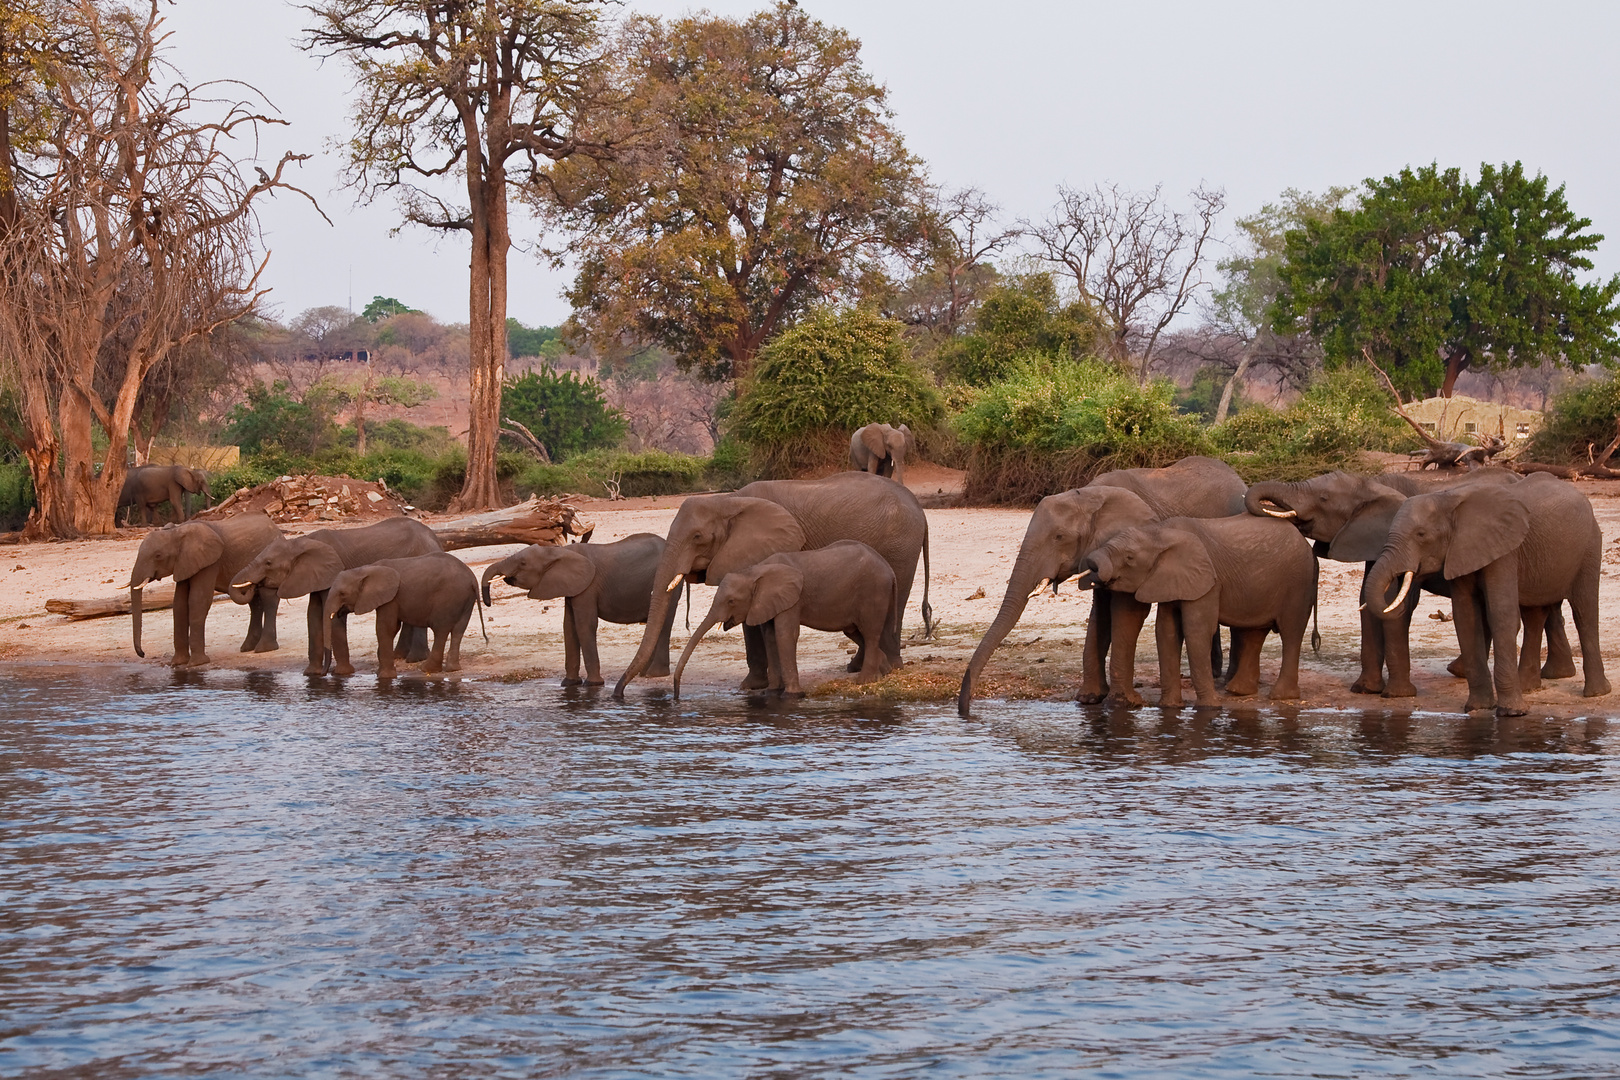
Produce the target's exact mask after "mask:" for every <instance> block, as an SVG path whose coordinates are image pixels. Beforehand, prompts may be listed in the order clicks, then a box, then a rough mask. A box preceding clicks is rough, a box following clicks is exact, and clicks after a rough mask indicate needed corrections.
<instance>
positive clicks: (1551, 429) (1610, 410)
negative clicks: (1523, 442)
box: [1524, 374, 1620, 468]
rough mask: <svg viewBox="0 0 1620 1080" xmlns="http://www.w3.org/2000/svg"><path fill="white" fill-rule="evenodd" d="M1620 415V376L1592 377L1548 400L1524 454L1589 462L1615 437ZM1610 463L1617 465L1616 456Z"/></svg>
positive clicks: (1537, 458)
mask: <svg viewBox="0 0 1620 1080" xmlns="http://www.w3.org/2000/svg"><path fill="white" fill-rule="evenodd" d="M1617 418H1620V378H1616V377H1615V376H1614V375H1613V374H1610V375H1607V376H1605V377H1604V378H1601V379H1588V380H1583V381H1581V382H1578V383H1576V384H1575V385H1574V386H1572V387H1570V388H1569V389H1567V390H1565V391H1564V392H1563V393H1561V394H1559V395H1557V396H1556V397H1554V398H1553V399H1552V401H1551V402H1550V403H1549V404H1548V408H1547V414H1546V417H1545V418H1544V419H1543V421H1542V425H1541V427H1540V428H1539V429H1538V430H1537V431H1536V433H1535V434H1534V435H1532V436H1531V437H1530V445H1529V446H1528V447H1526V448H1525V451H1524V456H1525V458H1527V459H1528V460H1531V461H1546V462H1552V463H1554V464H1565V463H1568V462H1570V461H1580V462H1585V461H1586V460H1587V455H1588V453H1592V454H1601V453H1602V452H1603V451H1604V449H1605V448H1607V447H1608V445H1609V443H1611V442H1613V441H1614V436H1615V433H1616V432H1615V421H1616V419H1617ZM1610 467H1611V468H1613V467H1614V462H1613V459H1611V460H1610Z"/></svg>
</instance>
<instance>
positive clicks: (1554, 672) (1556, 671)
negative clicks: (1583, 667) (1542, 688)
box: [1541, 657, 1575, 679]
mask: <svg viewBox="0 0 1620 1080" xmlns="http://www.w3.org/2000/svg"><path fill="white" fill-rule="evenodd" d="M1541 677H1542V678H1543V679H1573V678H1574V677H1575V661H1573V660H1569V659H1566V658H1564V657H1559V658H1558V659H1557V660H1553V659H1552V658H1551V657H1549V658H1548V659H1547V662H1546V663H1545V664H1542V665H1541Z"/></svg>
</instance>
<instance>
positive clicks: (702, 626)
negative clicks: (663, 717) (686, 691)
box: [674, 612, 720, 700]
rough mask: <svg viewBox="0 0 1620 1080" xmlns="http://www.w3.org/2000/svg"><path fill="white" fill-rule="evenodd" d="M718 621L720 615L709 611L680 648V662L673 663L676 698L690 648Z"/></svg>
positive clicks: (679, 694)
mask: <svg viewBox="0 0 1620 1080" xmlns="http://www.w3.org/2000/svg"><path fill="white" fill-rule="evenodd" d="M719 621H720V617H719V616H718V615H715V614H714V613H713V612H710V613H709V615H708V616H707V617H706V618H704V620H703V621H702V622H700V623H698V628H697V632H696V633H694V634H693V635H692V636H691V637H690V638H688V639H687V642H686V648H684V649H682V650H681V659H680V663H678V664H676V665H675V686H674V695H675V698H676V700H680V696H681V672H683V671H685V670H686V661H687V660H689V659H691V657H692V650H693V649H696V648H697V643H698V642H700V641H702V640H703V635H704V634H707V633H708V632H709V629H710V628H711V627H712V626H714V624H715V623H717V622H719Z"/></svg>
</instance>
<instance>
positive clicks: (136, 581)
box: [129, 551, 157, 658]
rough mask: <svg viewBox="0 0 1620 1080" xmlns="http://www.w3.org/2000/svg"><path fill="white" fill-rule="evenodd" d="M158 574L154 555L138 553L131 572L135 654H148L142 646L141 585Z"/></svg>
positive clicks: (132, 624) (130, 616)
mask: <svg viewBox="0 0 1620 1080" xmlns="http://www.w3.org/2000/svg"><path fill="white" fill-rule="evenodd" d="M156 576H157V574H156V573H155V572H154V570H153V566H152V556H151V555H149V554H147V553H146V552H144V551H143V552H140V553H139V554H137V555H136V556H135V568H134V569H133V570H131V571H130V572H129V620H130V627H131V633H132V634H133V636H134V641H135V655H136V656H139V657H143V658H144V657H145V656H146V650H145V649H143V648H141V586H143V585H145V584H146V583H147V582H148V581H151V580H152V579H153V578H154V577H156Z"/></svg>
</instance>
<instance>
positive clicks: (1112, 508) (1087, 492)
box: [956, 457, 1245, 716]
mask: <svg viewBox="0 0 1620 1080" xmlns="http://www.w3.org/2000/svg"><path fill="white" fill-rule="evenodd" d="M1244 491H1245V488H1244V485H1243V479H1242V478H1241V477H1240V476H1238V474H1237V473H1236V472H1235V471H1233V469H1232V467H1231V466H1230V465H1228V464H1226V463H1225V462H1224V461H1217V460H1216V459H1214V458H1207V457H1187V458H1182V459H1181V460H1180V461H1177V462H1176V463H1175V464H1173V465H1168V466H1166V467H1164V468H1162V469H1116V470H1114V471H1113V472H1106V473H1103V474H1102V475H1101V476H1098V477H1096V478H1095V479H1094V480H1092V481H1091V482H1090V483H1089V484H1087V485H1086V486H1085V487H1083V488H1076V489H1074V490H1072V491H1065V492H1063V493H1061V494H1058V495H1048V496H1047V497H1046V498H1044V499H1042V500H1041V501H1040V502H1039V503H1038V504H1037V505H1036V507H1035V512H1034V514H1033V515H1031V517H1030V519H1029V527H1028V528H1027V529H1026V530H1025V532H1024V540H1023V543H1022V544H1020V545H1019V548H1018V558H1017V560H1016V561H1015V562H1014V563H1013V568H1012V573H1011V574H1010V575H1008V578H1007V592H1006V595H1005V597H1004V598H1003V599H1002V601H1001V609H1000V610H999V611H997V612H996V617H995V619H994V621H992V622H991V624H990V627H989V629H988V630H986V631H985V634H984V638H983V639H982V640H981V641H980V642H979V647H978V648H977V649H975V650H974V653H973V659H972V660H971V661H969V663H968V668H967V671H966V672H964V673H963V675H962V686H961V689H960V691H959V692H958V693H957V697H956V708H957V712H959V713H961V714H962V715H963V716H966V715H967V714H968V711H969V709H970V707H971V704H972V701H973V685H974V683H975V682H977V681H978V678H979V676H980V674H981V673H982V672H983V671H984V666H985V664H986V663H987V662H988V661H989V659H990V656H991V654H992V653H993V652H995V650H996V648H997V647H998V646H999V645H1000V644H1001V643H1002V641H1003V640H1005V639H1006V637H1007V635H1008V634H1009V633H1011V632H1012V628H1013V627H1014V626H1016V625H1017V624H1018V620H1019V618H1021V617H1022V616H1023V614H1024V608H1025V607H1026V606H1027V605H1028V604H1029V602H1030V600H1032V599H1034V598H1035V597H1036V596H1037V595H1039V594H1040V592H1041V591H1042V590H1043V589H1045V588H1046V587H1047V586H1052V587H1053V588H1054V589H1055V588H1056V587H1057V586H1056V584H1055V583H1058V582H1063V581H1067V580H1068V579H1069V578H1071V577H1073V576H1074V575H1075V574H1076V573H1078V572H1079V570H1080V562H1081V560H1082V559H1083V558H1084V557H1085V556H1086V554H1087V553H1088V552H1089V551H1091V550H1092V549H1093V548H1096V547H1098V546H1100V545H1101V544H1102V543H1103V542H1104V541H1105V540H1107V539H1108V538H1109V537H1110V536H1112V535H1114V534H1115V533H1117V532H1119V531H1120V530H1121V529H1126V528H1129V527H1131V526H1133V525H1144V524H1147V523H1149V522H1153V521H1160V520H1163V519H1165V518H1169V517H1210V518H1219V517H1228V516H1230V515H1233V514H1241V513H1242V512H1243V493H1244ZM1093 584H1094V583H1093V582H1090V581H1086V580H1083V581H1082V582H1081V586H1080V587H1081V588H1082V589H1086V588H1090V587H1092V586H1093ZM1150 608H1151V605H1149V604H1144V603H1140V602H1138V601H1137V600H1136V599H1135V597H1134V596H1132V594H1131V592H1129V591H1125V592H1116V591H1112V590H1110V589H1107V588H1096V589H1094V591H1093V592H1092V599H1091V615H1090V618H1089V619H1088V620H1087V622H1086V641H1085V651H1084V661H1083V669H1082V670H1083V673H1082V675H1081V680H1080V692H1079V694H1078V695H1077V699H1078V700H1079V701H1081V702H1084V703H1088V704H1090V703H1095V702H1099V701H1102V700H1103V699H1104V697H1113V698H1115V699H1118V700H1120V701H1124V702H1127V703H1129V704H1141V702H1142V698H1141V695H1139V694H1138V693H1137V692H1136V690H1135V689H1134V688H1133V686H1132V683H1133V682H1134V679H1135V671H1136V641H1137V638H1138V637H1139V636H1140V635H1141V632H1142V626H1143V625H1144V624H1145V623H1146V622H1147V616H1148V612H1149V610H1150ZM1211 662H1212V663H1213V662H1215V661H1214V660H1213V658H1212V661H1211Z"/></svg>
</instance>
